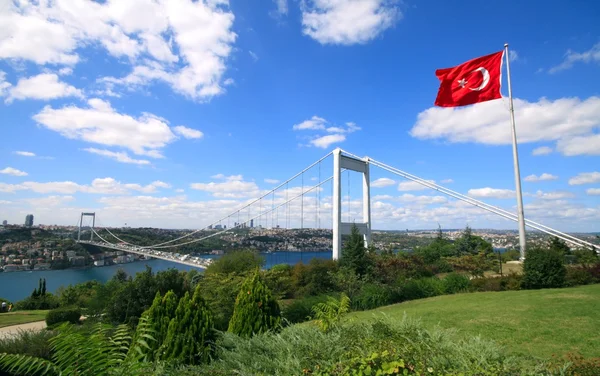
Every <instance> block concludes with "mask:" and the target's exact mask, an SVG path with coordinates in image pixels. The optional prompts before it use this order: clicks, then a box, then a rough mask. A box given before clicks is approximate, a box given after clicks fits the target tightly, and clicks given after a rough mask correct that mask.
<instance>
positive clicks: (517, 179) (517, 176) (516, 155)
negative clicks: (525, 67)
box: [504, 43, 526, 261]
mask: <svg viewBox="0 0 600 376" xmlns="http://www.w3.org/2000/svg"><path fill="white" fill-rule="evenodd" d="M504 56H505V57H506V76H507V79H508V101H509V110H510V122H511V126H512V127H511V130H512V142H513V160H514V164H515V185H516V190H517V211H518V213H517V214H518V217H519V245H520V248H521V261H523V260H525V246H526V239H525V215H524V214H523V194H522V192H521V172H520V170H519V151H518V150H517V131H516V129H515V109H514V107H513V98H512V88H511V86H510V63H509V60H510V59H509V57H508V43H505V44H504Z"/></svg>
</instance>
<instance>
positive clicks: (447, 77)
mask: <svg viewBox="0 0 600 376" xmlns="http://www.w3.org/2000/svg"><path fill="white" fill-rule="evenodd" d="M503 53H504V51H500V52H496V53H493V54H491V55H486V56H482V57H478V58H476V59H473V60H469V61H467V62H466V63H462V64H461V65H457V66H455V67H453V68H444V69H438V70H436V71H435V75H436V76H437V78H439V80H440V89H439V90H438V95H437V98H436V99H435V105H436V106H440V107H458V106H467V105H469V104H474V103H479V102H486V101H491V100H493V99H499V98H502V95H501V94H500V83H501V82H500V81H501V77H502V56H503Z"/></svg>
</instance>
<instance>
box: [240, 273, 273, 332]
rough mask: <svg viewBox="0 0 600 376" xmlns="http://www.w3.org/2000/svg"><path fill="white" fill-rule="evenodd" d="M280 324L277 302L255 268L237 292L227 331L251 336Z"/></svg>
mask: <svg viewBox="0 0 600 376" xmlns="http://www.w3.org/2000/svg"><path fill="white" fill-rule="evenodd" d="M280 326H281V312H280V309H279V304H278V303H277V300H275V298H273V296H272V294H271V291H270V290H269V289H268V288H267V286H265V284H264V283H263V281H262V279H261V277H260V273H259V271H258V270H257V271H256V272H255V273H254V275H252V276H250V277H248V278H247V279H246V281H245V282H244V284H243V285H242V288H241V289H240V292H239V293H238V296H237V298H236V300H235V308H234V310H233V316H232V317H231V320H230V321H229V328H228V331H229V332H231V333H234V334H237V335H239V336H241V337H251V336H253V335H254V334H259V333H263V332H267V331H270V330H273V329H278V328H279V327H280Z"/></svg>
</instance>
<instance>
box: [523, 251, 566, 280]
mask: <svg viewBox="0 0 600 376" xmlns="http://www.w3.org/2000/svg"><path fill="white" fill-rule="evenodd" d="M566 274H567V270H566V269H565V265H564V257H563V255H562V254H561V253H559V252H558V251H554V250H550V249H543V248H532V249H530V250H529V251H528V252H527V254H526V256H525V262H524V263H523V287H525V288H527V289H540V288H552V287H563V286H564V285H565V275H566Z"/></svg>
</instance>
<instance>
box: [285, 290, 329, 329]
mask: <svg viewBox="0 0 600 376" xmlns="http://www.w3.org/2000/svg"><path fill="white" fill-rule="evenodd" d="M330 297H331V295H325V294H323V295H316V296H307V297H304V298H299V299H294V300H293V301H292V302H290V303H288V304H285V305H282V310H281V316H282V317H283V318H284V319H285V320H286V321H287V322H289V323H292V324H294V323H299V322H304V321H307V320H310V315H311V313H312V307H313V306H314V305H316V304H319V303H325V302H327V301H328V299H329V298H330Z"/></svg>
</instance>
